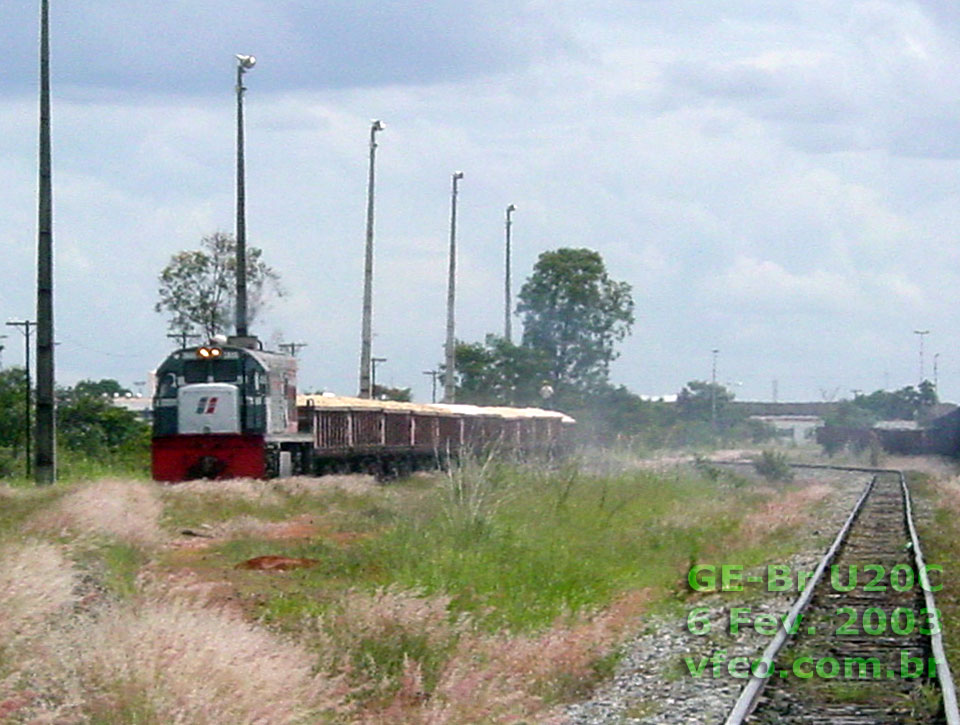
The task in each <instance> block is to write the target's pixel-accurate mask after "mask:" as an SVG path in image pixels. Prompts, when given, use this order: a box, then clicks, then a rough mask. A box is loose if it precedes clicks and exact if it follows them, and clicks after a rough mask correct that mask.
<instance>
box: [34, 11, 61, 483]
mask: <svg viewBox="0 0 960 725" xmlns="http://www.w3.org/2000/svg"><path fill="white" fill-rule="evenodd" d="M50 156H51V154H50V7H49V0H40V153H39V165H40V169H39V172H40V183H39V194H38V205H37V206H38V208H37V222H38V223H37V454H36V455H37V465H36V469H35V473H36V482H37V484H38V485H46V484H51V483H53V482H54V481H55V480H56V479H57V459H56V451H57V445H56V440H57V438H56V436H57V428H56V409H55V407H54V405H55V403H54V397H53V396H54V379H55V378H54V375H55V374H54V359H53V358H54V356H53V176H52V171H51V166H52V164H51V158H50Z"/></svg>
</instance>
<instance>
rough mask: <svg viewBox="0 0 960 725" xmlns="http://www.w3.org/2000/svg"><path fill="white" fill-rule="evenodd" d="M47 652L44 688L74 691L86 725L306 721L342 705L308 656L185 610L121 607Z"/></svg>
mask: <svg viewBox="0 0 960 725" xmlns="http://www.w3.org/2000/svg"><path fill="white" fill-rule="evenodd" d="M51 644H52V645H53V647H51V648H50V649H48V652H49V653H52V652H54V651H55V652H56V661H47V662H46V663H45V664H46V668H45V671H44V672H43V675H44V678H43V679H44V680H45V683H46V685H47V688H48V689H52V690H53V691H56V692H72V693H79V694H78V695H77V697H78V698H79V699H78V700H77V701H76V702H75V703H73V704H72V706H71V709H72V710H74V711H76V712H78V713H80V714H82V719H83V720H86V721H93V722H98V723H116V724H117V725H120V724H121V723H130V722H143V723H156V724H157V725H159V724H161V723H163V724H166V723H184V724H186V723H211V724H220V723H222V724H224V725H226V724H228V723H229V724H231V725H232V724H233V723H251V724H252V723H263V724H264V725H266V724H270V725H273V724H274V723H312V722H316V721H317V719H316V718H317V717H319V714H320V713H321V712H322V711H324V710H328V709H333V708H336V707H337V706H338V705H339V703H340V701H341V698H342V688H341V687H340V685H339V683H338V682H337V681H336V680H335V679H332V678H325V677H318V676H314V675H313V673H312V667H311V666H312V664H313V657H312V656H311V655H310V654H309V653H308V652H307V651H306V650H305V649H304V648H302V647H300V646H299V645H297V644H294V643H292V642H289V641H286V640H283V639H281V638H279V637H277V636H275V635H273V634H272V633H270V632H268V631H266V630H265V629H263V628H262V627H260V626H258V625H256V624H252V623H250V622H246V621H244V620H243V619H242V618H241V617H240V615H238V614H236V613H233V612H230V611H227V610H216V609H210V608H201V607H198V606H196V605H194V604H190V603H187V602H173V601H161V602H150V603H141V604H139V605H135V604H131V605H127V606H117V607H115V608H113V609H110V610H106V611H104V612H101V613H100V614H99V615H98V616H96V617H94V618H90V619H86V620H81V621H79V622H78V623H76V624H75V625H74V626H72V627H70V628H69V629H67V630H65V631H61V632H59V633H57V634H56V635H54V638H53V639H52V641H51ZM54 647H55V649H54ZM50 656H51V657H53V655H50ZM61 707H62V705H61Z"/></svg>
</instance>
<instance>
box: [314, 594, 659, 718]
mask: <svg viewBox="0 0 960 725" xmlns="http://www.w3.org/2000/svg"><path fill="white" fill-rule="evenodd" d="M650 599H651V595H650V593H649V592H646V591H642V592H631V593H628V594H626V595H624V596H623V597H621V598H620V599H618V600H617V601H616V602H614V603H613V604H612V605H611V606H610V607H608V608H607V609H605V610H603V611H602V612H599V613H596V614H594V615H593V616H588V617H580V618H579V619H578V620H576V621H575V622H574V623H572V624H571V623H569V622H566V621H558V622H556V623H555V624H554V626H553V627H551V628H549V629H548V630H546V631H545V632H541V633H537V634H531V635H509V634H503V633H496V634H493V633H489V632H484V631H482V630H480V629H479V628H478V627H476V626H475V623H474V622H473V621H472V620H471V619H469V618H467V617H451V616H450V614H449V611H448V606H449V602H450V600H449V599H448V598H446V597H439V596H432V597H425V596H421V595H418V594H417V593H415V592H404V591H399V590H389V589H388V590H380V591H378V592H375V593H373V594H361V593H358V592H353V593H351V594H350V595H348V597H347V598H346V599H345V601H344V607H343V610H342V611H341V612H340V613H338V614H337V615H335V616H334V617H331V618H328V619H327V620H325V621H323V622H322V623H321V624H322V626H323V627H324V629H325V630H326V631H327V632H334V633H335V634H334V635H333V636H330V639H328V641H327V651H328V652H329V651H341V652H342V651H357V650H358V649H359V648H360V647H361V646H362V642H363V641H368V642H369V641H377V642H385V641H391V640H392V641H394V642H398V643H409V642H417V643H421V644H420V646H421V647H423V650H424V651H427V652H437V651H441V652H443V651H446V652H448V655H447V657H445V658H444V660H443V661H442V662H440V663H436V662H423V661H420V660H418V659H417V656H416V653H415V652H414V651H413V650H412V649H411V650H410V651H405V652H403V653H402V667H401V668H400V669H399V671H395V672H389V671H387V668H383V669H380V670H377V668H376V667H371V668H370V669H368V670H367V671H366V672H364V675H365V678H366V679H367V681H368V682H369V681H374V682H377V681H378V682H379V686H378V688H377V689H376V692H375V693H374V694H375V695H376V696H377V697H370V696H369V694H370V693H369V691H367V693H366V694H367V695H368V697H367V699H366V701H365V702H364V703H363V704H362V706H361V708H360V709H359V711H358V712H357V713H356V718H357V719H358V720H359V721H361V722H366V723H380V724H382V725H394V724H396V725H400V724H406V723H410V724H411V725H414V724H416V725H428V724H429V725H456V724H459V723H473V722H484V723H513V722H521V721H524V720H529V719H530V718H531V717H536V718H537V722H547V720H548V719H549V718H550V708H551V707H552V702H555V701H557V700H562V699H565V698H569V697H571V696H576V695H582V694H584V693H585V692H586V691H587V690H588V689H589V688H590V687H591V686H592V685H593V684H594V680H595V677H596V675H595V671H594V665H595V663H596V662H597V661H598V660H600V659H601V658H603V657H605V656H607V655H608V654H610V653H611V652H612V651H613V649H614V648H615V647H616V646H617V645H618V644H619V643H620V642H621V641H623V639H624V638H625V636H627V635H628V634H629V633H631V632H633V631H635V630H636V629H637V627H638V626H639V622H640V616H641V614H642V612H643V611H644V609H645V607H646V605H647V603H648V602H649V601H650ZM335 648H340V649H339V650H337V649H335ZM336 664H339V666H340V667H341V668H343V669H344V670H345V671H347V672H348V674H349V672H350V666H351V665H350V663H349V662H346V663H345V662H342V661H341V662H339V663H337V662H336V660H334V661H332V662H329V663H328V666H330V665H336ZM368 664H372V663H368ZM428 680H432V682H428ZM431 685H432V686H431ZM384 694H387V695H388V697H386V698H384V697H383V696H384Z"/></svg>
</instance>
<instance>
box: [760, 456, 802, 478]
mask: <svg viewBox="0 0 960 725" xmlns="http://www.w3.org/2000/svg"><path fill="white" fill-rule="evenodd" d="M753 468H754V470H756V472H757V473H759V474H760V475H761V476H763V477H764V478H765V479H767V480H768V481H792V480H793V469H791V468H790V463H789V462H788V461H787V456H786V454H784V453H778V452H777V451H763V452H762V453H761V454H760V458H757V459H756V460H754V462H753Z"/></svg>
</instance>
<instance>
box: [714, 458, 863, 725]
mask: <svg viewBox="0 0 960 725" xmlns="http://www.w3.org/2000/svg"><path fill="white" fill-rule="evenodd" d="M876 482H877V477H876V476H874V477H873V478H871V479H870V483H868V484H867V485H866V486H865V487H864V489H863V493H862V494H860V498H859V499H857V504H856V506H854V507H853V511H851V512H850V515H849V516H848V517H847V520H846V521H845V522H844V524H843V526H842V527H841V529H840V532H839V533H838V534H837V536H836V538H835V539H834V540H833V544H831V546H830V548H829V549H828V550H827V553H826V554H825V555H824V557H823V558H822V559H821V560H820V564H819V565H817V568H816V570H815V571H814V573H813V577H812V578H811V579H810V580H808V581H807V582H806V583H805V584H804V588H803V592H802V593H801V594H800V596H799V597H798V598H797V600H796V601H795V602H794V603H793V606H792V607H791V608H790V612H789V614H788V615H787V619H786V620H785V621H784V623H783V625H782V626H781V627H780V628H779V629H778V630H777V636H776V637H774V638H773V639H772V640H771V642H770V644H768V645H767V646H766V648H765V649H764V650H763V654H762V655H761V656H760V667H759V668H758V669H761V670H762V671H761V673H759V674H758V673H757V672H756V671H753V672H752V674H751V676H750V682H748V683H747V684H746V685H745V686H744V688H743V690H742V691H741V692H740V697H738V698H737V702H736V703H735V704H734V706H733V709H732V710H731V711H730V714H729V715H728V716H727V720H726V725H739V723H742V722H743V720H744V718H746V717H747V715H749V714H750V713H751V712H753V709H754V708H755V707H756V705H757V701H758V700H759V699H760V694H761V693H762V692H763V688H764V687H765V686H766V684H767V679H769V677H770V674H771V672H772V670H773V662H774V660H775V659H776V658H777V655H778V654H780V650H781V649H782V648H783V645H784V644H786V642H787V639H789V637H790V634H789V630H790V629H792V628H793V626H794V623H795V622H796V621H797V617H799V616H800V614H801V613H802V612H803V610H804V609H806V608H807V604H808V603H809V602H810V599H811V598H812V597H813V592H814V590H815V589H816V587H817V584H818V583H819V582H820V579H821V578H822V577H823V572H824V571H826V569H827V567H828V566H830V563H831V562H832V561H833V559H834V557H835V556H836V554H837V551H838V550H839V549H840V546H841V544H843V540H844V539H845V538H846V537H847V532H848V531H849V530H850V527H851V526H853V522H854V521H856V519H857V516H859V515H860V511H861V510H862V509H863V504H864V503H865V502H866V500H867V497H868V496H869V495H870V493H871V492H872V491H873V486H874V484H875V483H876Z"/></svg>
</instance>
